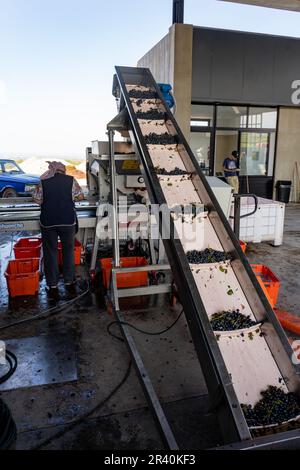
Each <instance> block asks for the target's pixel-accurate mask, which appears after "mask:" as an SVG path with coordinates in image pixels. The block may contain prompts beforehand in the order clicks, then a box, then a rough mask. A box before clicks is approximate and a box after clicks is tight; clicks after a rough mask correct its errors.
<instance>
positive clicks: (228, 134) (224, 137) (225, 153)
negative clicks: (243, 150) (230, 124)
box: [215, 130, 239, 176]
mask: <svg viewBox="0 0 300 470" xmlns="http://www.w3.org/2000/svg"><path fill="white" fill-rule="evenodd" d="M238 137H239V134H238V131H221V130H219V131H217V133H216V150H215V152H216V156H215V174H216V175H217V176H221V174H222V175H223V163H224V160H225V158H227V157H229V155H231V152H233V151H234V150H237V149H238Z"/></svg>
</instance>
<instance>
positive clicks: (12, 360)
mask: <svg viewBox="0 0 300 470" xmlns="http://www.w3.org/2000/svg"><path fill="white" fill-rule="evenodd" d="M5 357H6V360H7V362H8V364H9V370H8V372H6V373H5V374H4V375H2V377H0V384H3V383H4V382H6V381H7V380H8V379H9V378H10V377H11V376H12V375H13V374H14V373H15V371H16V368H17V365H18V360H17V358H16V356H15V355H14V353H12V352H11V351H8V350H6V356H5Z"/></svg>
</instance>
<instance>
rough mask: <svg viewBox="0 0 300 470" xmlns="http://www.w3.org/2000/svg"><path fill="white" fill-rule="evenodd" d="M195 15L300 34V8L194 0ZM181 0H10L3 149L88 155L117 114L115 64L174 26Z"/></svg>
mask: <svg viewBox="0 0 300 470" xmlns="http://www.w3.org/2000/svg"><path fill="white" fill-rule="evenodd" d="M185 10H186V12H185V22H186V23H191V24H195V25H199V26H210V27H217V28H225V29H236V30H244V31H255V32H263V33H270V34H280V35H290V36H295V37H300V34H299V33H300V28H299V19H300V14H299V13H292V12H283V11H279V10H278V11H277V10H271V9H266V8H258V7H252V6H244V5H234V4H230V3H225V2H224V3H223V2H219V1H217V0H186V7H185ZM171 18H172V1H171V0H152V1H149V0H147V1H145V2H144V1H138V0H126V1H121V0H113V1H112V0H111V1H104V0H84V1H83V0H81V1H80V0H0V57H1V63H0V155H1V156H4V155H9V156H10V155H11V156H33V155H34V156H53V157H58V156H61V157H64V156H66V157H72V156H75V157H78V156H84V153H85V147H86V146H88V145H89V143H90V141H91V140H94V139H103V138H104V137H105V126H106V123H107V122H108V121H109V120H110V119H111V118H112V117H113V116H114V115H115V114H116V107H115V103H114V98H113V97H112V95H111V86H112V76H113V72H114V65H133V66H134V65H136V62H137V60H138V59H139V58H140V57H141V56H142V55H144V53H145V52H147V51H148V50H149V49H150V48H151V47H152V46H153V45H154V44H155V43H156V42H158V41H159V40H160V39H161V38H162V37H163V36H164V35H165V34H166V33H167V31H168V28H169V26H170V23H171Z"/></svg>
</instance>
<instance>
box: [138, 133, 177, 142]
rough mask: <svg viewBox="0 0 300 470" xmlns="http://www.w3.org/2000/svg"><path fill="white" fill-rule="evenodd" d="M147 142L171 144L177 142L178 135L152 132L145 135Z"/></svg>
mask: <svg viewBox="0 0 300 470" xmlns="http://www.w3.org/2000/svg"><path fill="white" fill-rule="evenodd" d="M145 142H146V144H147V145H149V144H152V145H170V144H177V137H176V136H174V135H171V134H168V133H167V132H165V133H164V134H155V133H154V132H151V133H150V134H149V135H146V136H145Z"/></svg>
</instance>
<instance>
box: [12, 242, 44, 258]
mask: <svg viewBox="0 0 300 470" xmlns="http://www.w3.org/2000/svg"><path fill="white" fill-rule="evenodd" d="M41 247H42V239H41V238H38V237H32V238H20V240H18V241H17V243H15V245H14V253H15V258H16V259H30V258H39V257H40V254H41Z"/></svg>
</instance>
